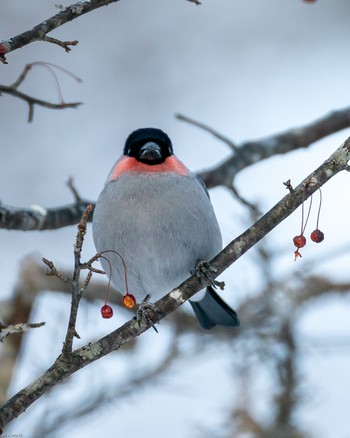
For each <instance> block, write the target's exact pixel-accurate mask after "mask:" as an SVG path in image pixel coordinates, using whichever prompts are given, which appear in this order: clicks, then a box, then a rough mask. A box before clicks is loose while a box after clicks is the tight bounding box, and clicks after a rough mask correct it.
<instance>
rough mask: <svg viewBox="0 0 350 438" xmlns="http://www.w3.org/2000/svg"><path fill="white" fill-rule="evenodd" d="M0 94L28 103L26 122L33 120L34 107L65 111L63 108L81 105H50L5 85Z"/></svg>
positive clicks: (73, 103)
mask: <svg viewBox="0 0 350 438" xmlns="http://www.w3.org/2000/svg"><path fill="white" fill-rule="evenodd" d="M2 93H5V94H9V95H11V96H14V97H18V98H19V99H22V100H24V101H25V102H27V103H28V105H29V115H28V122H31V121H32V120H33V108H34V105H39V106H42V107H44V108H50V109H65V108H77V107H78V106H79V105H81V104H82V103H81V102H69V103H65V102H62V103H52V102H48V101H47V100H42V99H37V98H36V97H33V96H29V95H28V94H25V93H22V92H21V91H18V90H16V89H15V88H12V87H7V86H6V85H0V95H1V94H2Z"/></svg>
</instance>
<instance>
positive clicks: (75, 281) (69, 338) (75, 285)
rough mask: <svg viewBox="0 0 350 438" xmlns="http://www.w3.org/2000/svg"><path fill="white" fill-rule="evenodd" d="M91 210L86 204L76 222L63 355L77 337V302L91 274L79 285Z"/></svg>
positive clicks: (69, 349)
mask: <svg viewBox="0 0 350 438" xmlns="http://www.w3.org/2000/svg"><path fill="white" fill-rule="evenodd" d="M92 210H93V206H92V205H88V206H87V207H86V209H85V211H84V213H83V215H82V218H81V220H80V222H79V224H78V233H77V238H76V241H75V245H74V273H73V278H72V303H71V309H70V316H69V322H68V329H67V334H66V339H65V341H64V344H63V350H62V353H63V354H64V355H68V354H70V353H71V352H72V348H73V338H74V337H78V336H77V332H76V329H75V325H76V320H77V315H78V308H79V303H80V299H81V295H82V292H83V290H84V286H87V285H88V283H89V281H90V278H91V275H90V276H89V275H88V277H87V278H86V280H85V282H84V286H83V287H82V288H81V287H80V284H79V281H80V272H81V263H80V259H81V251H82V247H83V243H84V237H85V234H86V226H87V221H88V217H89V215H90V213H91V212H92ZM90 272H91V271H90Z"/></svg>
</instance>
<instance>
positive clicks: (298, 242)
mask: <svg viewBox="0 0 350 438" xmlns="http://www.w3.org/2000/svg"><path fill="white" fill-rule="evenodd" d="M293 243H294V245H295V246H296V247H297V248H302V247H303V246H305V245H306V238H305V236H304V235H303V234H300V236H295V237H294V238H293Z"/></svg>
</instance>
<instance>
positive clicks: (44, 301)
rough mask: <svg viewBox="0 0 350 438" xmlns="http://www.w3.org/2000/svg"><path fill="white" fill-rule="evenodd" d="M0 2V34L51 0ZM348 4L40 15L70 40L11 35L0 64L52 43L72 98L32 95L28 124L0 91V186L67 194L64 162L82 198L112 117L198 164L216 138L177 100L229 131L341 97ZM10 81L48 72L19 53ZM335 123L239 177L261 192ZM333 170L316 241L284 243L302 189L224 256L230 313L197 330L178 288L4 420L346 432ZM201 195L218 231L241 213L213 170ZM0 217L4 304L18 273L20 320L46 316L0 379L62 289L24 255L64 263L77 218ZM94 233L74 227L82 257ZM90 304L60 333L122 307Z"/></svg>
mask: <svg viewBox="0 0 350 438" xmlns="http://www.w3.org/2000/svg"><path fill="white" fill-rule="evenodd" d="M62 5H63V6H68V5H69V2H62ZM0 8H1V14H0V39H8V38H10V37H11V36H14V35H17V34H19V33H22V32H24V31H26V30H29V29H31V28H32V27H33V26H35V25H37V24H38V23H39V22H41V21H43V20H44V19H46V18H48V17H50V16H52V15H54V14H55V13H57V12H58V9H57V7H56V5H55V1H51V0H32V1H31V2H27V1H24V0H12V1H11V2H6V1H4V0H2V1H1V3H0ZM349 20H350V3H349V1H348V0H318V1H316V2H315V3H313V4H309V3H306V2H303V1H302V0H236V1H232V0H216V1H215V2H214V1H210V0H203V4H202V5H201V6H198V7H197V6H195V5H194V4H191V3H190V2H186V1H184V0H147V1H145V0H133V1H130V0H124V1H123V2H117V3H116V4H112V5H110V6H108V7H104V8H100V9H98V10H96V11H94V12H92V13H89V14H86V15H84V16H82V17H80V18H78V19H77V20H74V21H73V22H71V23H68V24H66V25H64V26H62V27H61V28H59V29H57V30H55V31H54V32H52V34H50V35H51V36H53V37H55V38H59V39H61V40H75V39H76V40H79V44H78V45H77V46H76V47H74V48H73V49H72V51H71V52H70V53H69V54H66V53H65V52H64V50H63V49H62V48H60V47H58V46H54V45H52V44H48V43H43V42H37V43H33V44H30V45H28V46H26V47H24V48H22V49H20V50H16V51H14V52H13V53H10V54H8V56H7V60H8V63H9V64H8V65H1V66H0V83H1V84H3V85H10V84H11V83H13V82H14V81H15V79H16V78H17V77H18V76H19V74H20V73H21V71H22V70H23V68H24V66H25V65H26V64H28V63H31V62H35V61H42V62H48V63H54V64H57V65H58V66H60V67H64V68H65V69H67V70H69V71H70V72H72V73H74V74H75V75H77V76H78V77H80V78H81V79H82V80H83V82H82V83H77V82H76V81H74V79H72V78H71V77H69V76H67V75H65V74H64V73H63V72H60V71H57V76H58V78H59V84H60V88H61V92H62V95H63V98H64V100H65V101H66V102H76V101H79V102H80V101H81V102H83V105H82V106H81V107H79V109H75V110H73V109H65V110H62V111H61V110H60V111H55V110H49V109H45V108H39V107H35V110H34V120H33V122H32V123H30V124H29V123H27V117H28V106H27V105H26V104H25V103H24V102H23V101H20V100H18V99H15V98H13V97H11V96H8V95H2V96H0V98H1V99H0V108H1V119H0V126H1V134H0V135H1V145H0V148H1V160H0V182H1V191H0V199H1V202H3V203H4V204H8V205H12V206H16V207H29V206H31V205H33V204H35V205H40V206H43V207H58V206H61V205H64V204H69V203H71V202H72V201H73V199H72V194H71V193H70V191H69V189H68V188H67V186H66V181H67V180H68V178H69V177H73V178H74V183H75V186H76V188H77V190H78V192H79V193H80V195H81V196H82V197H84V198H86V199H91V200H96V199H97V196H98V194H99V193H100V191H101V189H102V187H103V184H104V181H105V179H106V177H107V174H108V172H109V170H110V168H111V167H112V165H113V163H114V162H115V160H116V159H117V158H118V157H119V155H120V154H121V151H122V148H123V145H124V141H125V139H126V137H127V136H128V135H129V133H130V132H131V131H132V130H134V129H136V128H139V127H146V126H153V127H158V128H161V129H163V130H164V131H165V132H167V133H168V134H169V136H170V137H171V139H172V141H173V145H174V149H175V152H176V154H177V155H178V157H179V158H180V159H181V160H182V161H183V162H184V163H185V164H186V165H187V166H188V167H189V168H191V169H192V170H194V171H199V170H201V169H206V168H209V167H212V166H214V165H216V164H217V163H219V162H220V161H222V160H223V159H225V158H226V157H228V156H229V155H230V153H231V151H230V150H229V148H228V147H227V146H226V145H225V144H223V143H221V142H219V141H218V140H217V139H215V138H214V137H212V136H211V135H210V134H208V133H206V132H204V131H203V130H200V129H198V128H196V127H194V126H192V125H190V124H188V123H185V122H181V121H179V120H177V119H176V118H175V113H182V114H184V115H186V116H189V117H193V118H194V119H196V120H199V121H201V122H203V123H206V124H208V125H210V126H211V127H213V128H215V129H216V130H217V131H219V132H221V133H222V134H224V135H226V136H228V137H230V138H231V139H232V140H233V141H235V142H236V143H238V144H239V143H242V142H244V141H248V140H253V139H259V138H263V137H265V136H269V135H272V134H275V133H278V132H280V131H284V130H287V129H290V128H292V127H296V126H302V125H304V124H307V123H309V122H311V121H313V120H315V119H317V118H319V117H321V116H324V115H325V114H327V113H329V112H330V111H332V110H336V109H341V108H343V107H346V106H348V105H349V85H350V57H349V39H350V27H349ZM20 89H21V90H22V91H24V92H27V93H28V94H31V95H34V96H36V97H39V98H42V99H45V100H50V101H57V102H58V97H57V92H56V89H55V86H54V82H53V79H52V76H51V75H50V73H49V72H48V70H47V69H45V68H43V67H41V66H37V67H33V69H32V70H31V71H30V73H29V75H28V77H27V78H26V80H25V82H24V83H23V84H22V86H21V88H20ZM349 134H350V129H348V130H344V131H342V132H340V133H337V134H334V135H332V136H330V137H327V138H325V139H323V140H322V141H319V142H317V143H316V144H314V145H313V146H312V147H310V148H308V149H306V150H299V151H295V152H292V153H289V154H287V155H283V156H276V157H273V158H271V159H268V160H265V161H263V162H261V163H257V164H256V165H254V166H251V167H249V168H247V169H246V170H244V171H242V172H241V173H240V174H239V175H238V176H237V178H236V185H237V188H238V189H239V191H240V193H241V194H242V195H243V196H244V197H245V198H247V199H248V200H249V201H251V202H254V203H255V204H257V205H258V206H259V208H260V209H261V210H262V211H263V212H266V211H267V210H268V209H269V208H271V207H272V206H273V205H274V204H275V203H276V202H277V201H278V200H279V199H280V198H281V197H282V196H284V195H285V193H286V192H285V187H284V186H283V184H282V182H283V181H286V180H287V179H288V178H290V179H291V180H292V183H293V185H297V184H298V183H299V182H300V181H301V180H302V179H303V178H304V177H305V176H307V175H308V174H309V173H310V172H311V171H312V170H314V169H315V168H316V167H318V166H319V165H320V164H321V163H322V162H323V161H324V160H325V159H326V158H327V157H328V156H329V155H330V154H331V153H332V152H333V151H334V150H335V149H336V148H337V147H338V146H339V145H340V144H341V143H342V142H343V141H344V140H345V139H346V138H347V137H348V136H349ZM348 178H349V175H345V174H344V175H343V174H340V175H338V176H336V177H335V178H333V179H332V180H331V181H330V182H329V183H328V184H327V185H326V186H324V189H323V207H322V211H321V222H320V226H321V229H322V231H324V233H325V236H326V237H325V241H324V242H323V243H322V244H321V245H320V246H318V245H308V246H306V247H305V248H304V250H303V251H302V254H303V258H302V259H299V260H298V261H297V262H294V254H293V253H294V247H293V244H292V238H293V237H294V236H295V235H296V234H299V229H300V221H301V212H300V209H299V210H298V211H297V212H296V213H294V214H293V215H292V216H291V217H289V218H288V219H287V220H286V221H285V222H284V223H283V224H281V225H280V226H278V227H277V228H276V229H275V230H274V231H273V232H271V233H270V234H269V235H268V236H267V237H266V238H265V239H264V241H263V242H262V243H261V244H260V245H258V246H257V247H255V248H254V249H253V250H251V251H250V252H249V253H248V254H246V255H245V256H244V257H243V258H242V259H240V260H239V261H238V262H237V263H235V264H234V265H233V266H232V267H231V268H230V269H229V270H227V271H226V272H225V273H224V275H223V276H222V279H223V280H224V281H225V282H226V285H227V286H226V290H225V292H223V296H224V298H225V299H226V300H227V301H228V302H229V303H230V304H231V305H232V306H233V307H234V308H236V309H238V311H239V314H240V319H241V322H242V327H241V328H240V329H238V330H226V331H221V330H213V331H212V332H210V333H203V332H201V331H200V330H199V329H198V328H197V327H196V326H195V324H194V322H193V321H192V316H191V314H190V312H189V313H187V310H188V308H187V307H186V308H185V309H184V311H180V312H176V313H177V315H173V316H171V317H169V318H168V319H167V320H163V321H162V322H161V324H160V326H159V329H160V334H159V335H157V334H156V333H154V332H153V331H149V332H147V333H145V334H144V335H143V336H142V337H141V338H140V339H138V340H137V341H135V342H134V343H133V344H132V345H130V346H127V347H126V348H125V349H123V350H121V351H120V352H117V353H115V354H111V355H109V356H108V357H106V358H104V359H103V360H100V361H98V362H97V363H95V364H93V365H91V366H89V367H88V368H86V369H84V370H83V371H81V372H79V373H77V375H74V376H73V377H72V378H70V379H69V380H68V381H66V382H64V383H63V384H62V385H59V386H58V387H56V388H54V389H53V390H52V391H51V392H50V393H49V394H48V395H46V396H45V397H43V398H41V399H40V400H39V401H38V402H36V403H35V404H34V405H33V406H32V407H31V408H29V409H28V410H27V411H26V412H25V413H24V414H23V415H22V416H21V417H20V418H19V419H18V420H16V421H14V422H13V423H12V424H11V425H10V427H9V429H8V432H11V433H22V434H23V435H24V436H26V437H36V436H44V434H47V435H49V436H52V437H61V436H63V435H66V434H67V433H68V434H69V435H72V436H73V435H74V436H76V437H80V436H95V435H96V434H97V433H99V434H111V433H112V434H115V435H117V434H118V436H120V437H136V436H155V437H163V436H167V437H168V438H173V437H174V438H175V437H180V436H181V437H186V438H187V437H188V438H190V437H194V438H197V437H219V438H224V437H244V438H249V437H318V438H329V437H332V438H333V437H337V438H349V432H348V430H349V418H348V412H349V404H350V403H349V394H350V383H349V379H348V370H349V369H350V368H349V367H350V355H349V353H350V350H349V346H350V342H349V341H350V337H349V333H350V318H349V312H350V300H349V294H348V291H349V290H350V278H349V277H350V275H349V263H350V254H349V248H350V246H349V244H350V233H349V231H350V226H349V220H348V218H349V203H348V202H347V191H346V187H348V184H349V180H348ZM210 195H211V199H212V202H213V204H214V208H215V210H216V213H217V216H218V220H219V223H220V226H221V229H222V234H223V239H224V243H225V244H227V243H228V242H229V241H231V240H232V239H233V238H235V237H236V236H237V235H238V234H240V233H241V232H242V231H244V230H245V229H246V228H247V227H248V226H249V225H251V223H252V222H253V221H254V220H255V218H254V217H252V214H251V212H250V211H249V210H247V208H246V207H244V206H242V204H241V203H239V202H238V201H237V200H236V199H234V198H233V197H232V195H231V193H230V192H228V191H227V190H226V189H224V188H215V189H214V190H212V191H211V193H210ZM315 201H316V202H315V206H316V205H317V196H316V197H315ZM315 206H314V209H313V211H312V215H311V218H310V225H309V227H310V231H311V230H312V229H314V225H315V224H316V213H317V208H316V207H315ZM0 234H1V245H0V278H1V295H0V300H1V301H2V302H3V306H2V307H3V308H5V304H6V301H8V300H11V298H12V297H13V294H14V293H16V292H17V293H19V292H18V291H21V293H25V294H27V295H26V297H27V299H29V298H28V297H31V298H33V296H34V295H35V299H33V300H32V301H31V303H32V310H31V315H30V321H31V322H39V321H46V325H45V326H44V327H42V328H40V329H35V330H32V331H31V332H30V333H28V334H26V335H25V336H24V339H22V340H21V345H20V349H19V355H18V357H17V360H16V363H15V364H12V366H13V365H14V368H13V370H12V371H13V374H12V377H11V382H10V384H9V387H8V391H9V395H12V394H13V393H15V392H17V391H18V390H19V389H21V388H22V387H23V386H24V385H26V384H28V383H30V382H31V381H32V380H33V379H35V378H36V377H37V376H39V375H40V374H41V373H42V372H43V371H44V370H45V369H46V368H47V367H48V366H50V365H51V364H52V362H53V361H54V359H55V358H56V357H57V355H58V354H59V353H60V350H61V346H62V342H63V339H64V333H65V330H66V325H67V319H68V312H69V306H70V297H69V294H66V293H62V294H60V293H58V292H57V290H56V291H54V290H50V285H49V280H50V279H48V280H45V281H46V283H45V286H43V285H42V284H41V283H40V282H41V281H44V280H42V279H41V280H38V278H39V277H40V276H41V277H42V276H43V274H42V270H41V267H40V257H42V256H44V257H47V258H49V259H50V260H53V261H54V263H55V265H56V266H57V267H59V268H60V269H62V270H64V271H69V270H71V269H72V267H73V251H72V245H73V242H74V238H75V235H76V228H75V227H67V228H64V229H59V230H55V231H44V232H32V231H31V232H18V231H7V230H0ZM94 253H95V250H94V247H93V242H92V237H91V234H90V233H89V234H88V237H87V239H86V243H85V246H84V257H86V259H88V258H90V257H91V256H92V255H94ZM37 276H39V277H37ZM41 277H40V278H41ZM95 282H96V284H98V285H99V284H100V283H101V282H103V279H101V278H96V277H95ZM38 283H40V287H39V286H38ZM103 284H105V283H103ZM34 286H35V287H34ZM104 287H105V286H101V299H102V298H103V295H104ZM33 288H34V289H35V288H36V292H37V293H35V294H34V292H33V290H34V289H33ZM55 288H56V289H59V288H60V287H59V286H57V287H55ZM62 288H64V286H63V285H62ZM23 291H24V292H23ZM115 299H117V298H115ZM100 306H101V302H99V301H98V300H94V301H92V302H87V301H84V302H83V303H82V305H81V311H80V315H79V319H78V327H77V328H78V332H79V334H80V336H81V338H82V339H81V341H79V342H76V346H79V345H83V344H86V343H87V342H88V341H90V340H92V339H97V338H98V337H100V336H102V335H103V334H106V333H108V332H109V331H111V330H113V329H114V328H116V327H118V326H119V325H120V324H122V323H123V322H124V321H125V320H127V319H128V318H130V314H128V313H126V311H125V310H123V309H120V310H119V311H115V317H114V318H112V319H111V320H108V321H107V320H101V317H100V310H99V309H100ZM6 342H9V341H8V339H6V340H5V342H4V344H6ZM1 348H5V347H4V346H0V354H1ZM8 383H9V382H7V384H6V385H5V386H8Z"/></svg>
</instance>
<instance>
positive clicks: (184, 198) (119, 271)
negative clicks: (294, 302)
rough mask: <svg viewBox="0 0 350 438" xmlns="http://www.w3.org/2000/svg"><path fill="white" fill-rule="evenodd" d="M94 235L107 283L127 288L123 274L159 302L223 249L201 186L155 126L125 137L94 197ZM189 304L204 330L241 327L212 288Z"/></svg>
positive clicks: (140, 296) (135, 291)
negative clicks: (95, 201)
mask: <svg viewBox="0 0 350 438" xmlns="http://www.w3.org/2000/svg"><path fill="white" fill-rule="evenodd" d="M92 231H93V237H94V242H95V246H96V249H97V251H98V252H99V253H101V252H104V251H108V254H107V253H104V254H105V256H106V258H104V257H101V259H100V260H101V264H102V267H103V269H104V270H105V271H106V272H107V273H108V274H110V276H111V280H112V284H113V285H114V286H115V287H116V289H117V290H124V289H125V271H126V273H127V286H128V288H129V290H130V291H131V293H132V294H133V295H135V297H136V298H137V300H138V302H140V301H142V299H143V298H144V297H145V295H146V294H150V295H151V296H152V298H153V299H159V298H160V297H162V296H163V295H165V293H167V292H169V291H171V290H172V289H173V288H174V287H176V286H178V285H179V284H180V283H182V282H183V281H184V280H185V279H186V278H188V277H189V276H190V275H192V274H193V273H194V271H195V268H196V265H197V264H198V262H199V261H203V260H206V261H207V260H211V259H212V258H213V257H214V256H215V255H216V254H217V253H218V252H219V251H220V250H221V248H222V240H221V234H220V229H219V225H218V223H217V220H216V217H215V213H214V210H213V207H212V205H211V202H210V199H209V194H208V192H207V190H206V187H205V185H204V183H203V181H202V180H200V179H199V178H198V177H197V176H196V175H194V174H193V173H192V172H190V170H189V169H187V167H186V166H185V165H184V164H183V163H182V162H181V161H180V160H179V159H178V158H177V157H176V156H175V155H174V152H173V147H172V143H171V141H170V138H169V137H168V136H167V134H165V133H164V132H163V131H161V130H159V129H154V128H144V129H138V130H137V131H134V132H132V133H131V134H130V136H129V137H128V138H127V140H126V143H125V147H124V151H123V155H122V156H121V157H120V158H119V160H118V161H117V162H116V163H115V165H114V166H113V168H112V170H111V172H110V174H109V176H108V178H107V181H106V185H105V187H104V189H103V190H102V192H101V194H100V196H99V198H98V201H97V204H96V208H95V211H94V216H93V225H92ZM107 259H108V260H107ZM190 302H191V305H192V308H193V310H194V312H195V314H196V316H197V318H198V321H199V324H200V326H201V327H202V328H204V329H211V328H212V327H214V326H216V325H221V326H232V327H235V326H238V325H239V320H238V317H237V314H236V312H235V311H234V310H233V309H231V308H230V307H229V306H228V305H227V304H226V303H225V302H224V301H223V300H222V299H221V298H220V297H219V295H218V294H217V293H216V292H215V291H214V290H213V288H212V287H211V286H209V287H207V288H206V289H204V290H202V291H200V292H198V293H197V294H196V295H195V296H194V297H192V298H191V301H190Z"/></svg>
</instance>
